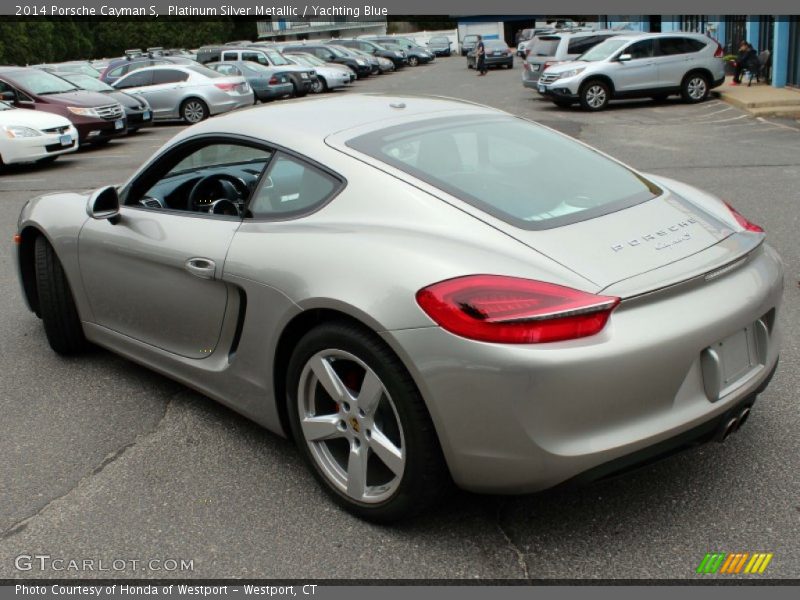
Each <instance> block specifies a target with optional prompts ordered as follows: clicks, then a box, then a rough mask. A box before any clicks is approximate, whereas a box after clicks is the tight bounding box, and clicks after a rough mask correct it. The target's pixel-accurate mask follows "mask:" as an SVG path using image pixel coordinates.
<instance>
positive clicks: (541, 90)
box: [539, 84, 545, 94]
mask: <svg viewBox="0 0 800 600" xmlns="http://www.w3.org/2000/svg"><path fill="white" fill-rule="evenodd" d="M544 92H545V87H544V86H543V85H542V84H539V93H540V94H544Z"/></svg>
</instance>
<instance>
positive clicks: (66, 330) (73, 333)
mask: <svg viewBox="0 0 800 600" xmlns="http://www.w3.org/2000/svg"><path fill="white" fill-rule="evenodd" d="M34 257H35V271H36V291H37V294H38V296H39V312H40V313H41V316H42V322H43V323H44V332H45V334H46V335H47V341H48V342H49V344H50V347H51V348H52V349H53V350H54V351H55V352H57V353H58V354H61V355H64V356H68V355H71V354H78V353H80V352H82V351H84V350H85V349H86V347H87V346H88V343H87V342H86V338H85V337H84V335H83V327H82V326H81V320H80V317H78V311H77V309H76V308H75V300H74V299H73V296H72V290H71V289H70V287H69V282H68V281H67V276H66V274H65V273H64V269H63V267H62V266H61V262H60V261H59V260H58V257H57V256H56V253H55V251H54V250H53V247H52V246H51V245H50V243H49V242H48V241H47V239H46V238H45V237H44V236H42V235H40V236H39V237H37V238H36V242H35V246H34Z"/></svg>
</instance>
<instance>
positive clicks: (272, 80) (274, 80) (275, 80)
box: [269, 75, 278, 85]
mask: <svg viewBox="0 0 800 600" xmlns="http://www.w3.org/2000/svg"><path fill="white" fill-rule="evenodd" d="M269 84H270V85H277V84H278V78H277V77H275V75H273V76H272V77H270V78H269Z"/></svg>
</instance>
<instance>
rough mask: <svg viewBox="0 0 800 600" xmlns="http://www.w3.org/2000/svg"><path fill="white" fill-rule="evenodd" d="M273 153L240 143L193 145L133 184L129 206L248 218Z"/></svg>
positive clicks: (128, 201)
mask: <svg viewBox="0 0 800 600" xmlns="http://www.w3.org/2000/svg"><path fill="white" fill-rule="evenodd" d="M272 154H273V153H272V151H271V150H267V149H265V148H257V147H254V146H249V145H244V144H238V143H231V142H220V141H215V142H208V141H205V142H193V143H191V145H187V146H184V149H182V150H179V151H176V152H174V153H172V154H171V155H169V156H168V157H166V158H164V159H161V160H159V161H157V162H154V163H153V165H152V167H151V168H149V169H148V170H147V171H145V173H144V174H143V175H142V176H141V177H140V178H139V179H138V180H136V181H135V182H134V183H133V184H132V185H131V188H130V191H129V193H128V194H127V197H126V200H125V203H126V204H127V205H135V206H144V207H146V208H150V209H155V210H158V209H170V210H185V211H191V212H199V213H211V214H217V215H225V216H240V215H244V207H245V204H246V202H247V200H248V199H249V197H250V194H251V192H252V190H253V189H255V186H256V183H257V182H258V179H259V177H260V176H261V173H262V172H263V171H264V169H265V168H266V166H267V164H268V163H269V161H270V158H271V157H272Z"/></svg>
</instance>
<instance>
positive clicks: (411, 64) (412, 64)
mask: <svg viewBox="0 0 800 600" xmlns="http://www.w3.org/2000/svg"><path fill="white" fill-rule="evenodd" d="M417 65H419V59H418V58H417V57H416V56H409V57H408V66H409V67H416V66H417Z"/></svg>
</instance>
